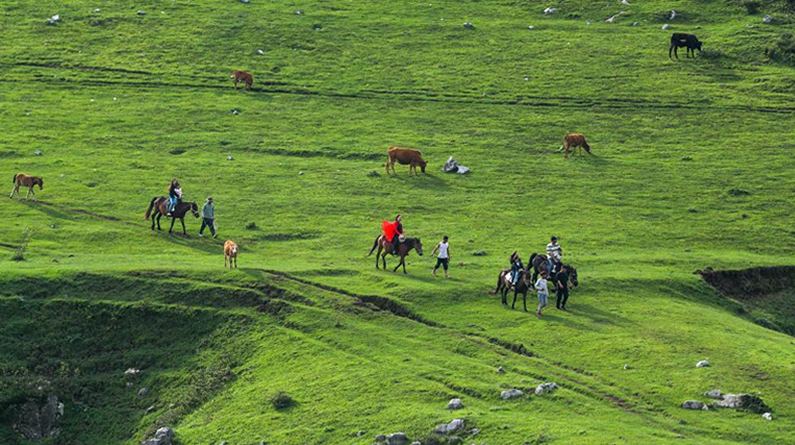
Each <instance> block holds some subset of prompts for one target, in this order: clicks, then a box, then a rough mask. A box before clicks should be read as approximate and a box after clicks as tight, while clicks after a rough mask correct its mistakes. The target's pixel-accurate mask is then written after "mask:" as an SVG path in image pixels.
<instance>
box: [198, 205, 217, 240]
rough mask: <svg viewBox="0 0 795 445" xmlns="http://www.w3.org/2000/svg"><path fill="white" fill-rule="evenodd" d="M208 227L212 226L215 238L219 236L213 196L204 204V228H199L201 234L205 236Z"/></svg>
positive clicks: (211, 229)
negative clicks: (216, 231) (216, 228)
mask: <svg viewBox="0 0 795 445" xmlns="http://www.w3.org/2000/svg"><path fill="white" fill-rule="evenodd" d="M206 227H209V228H210V233H211V234H212V235H213V238H218V234H217V233H215V204H213V198H212V197H211V196H210V197H208V198H207V202H205V203H204V205H203V206H202V228H201V229H199V236H204V229H205V228H206Z"/></svg>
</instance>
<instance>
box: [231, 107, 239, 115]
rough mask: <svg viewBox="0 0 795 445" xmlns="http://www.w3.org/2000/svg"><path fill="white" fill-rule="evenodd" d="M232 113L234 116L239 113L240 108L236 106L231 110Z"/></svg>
mask: <svg viewBox="0 0 795 445" xmlns="http://www.w3.org/2000/svg"><path fill="white" fill-rule="evenodd" d="M232 114H234V115H235V116H237V115H238V114H240V110H238V109H237V108H235V109H234V110H232Z"/></svg>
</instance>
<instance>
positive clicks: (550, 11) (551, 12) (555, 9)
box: [544, 8, 558, 14]
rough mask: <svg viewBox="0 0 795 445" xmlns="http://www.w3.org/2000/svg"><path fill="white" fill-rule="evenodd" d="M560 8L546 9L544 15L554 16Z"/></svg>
mask: <svg viewBox="0 0 795 445" xmlns="http://www.w3.org/2000/svg"><path fill="white" fill-rule="evenodd" d="M557 10H558V8H546V9H544V14H554V13H555V12H556V11H557Z"/></svg>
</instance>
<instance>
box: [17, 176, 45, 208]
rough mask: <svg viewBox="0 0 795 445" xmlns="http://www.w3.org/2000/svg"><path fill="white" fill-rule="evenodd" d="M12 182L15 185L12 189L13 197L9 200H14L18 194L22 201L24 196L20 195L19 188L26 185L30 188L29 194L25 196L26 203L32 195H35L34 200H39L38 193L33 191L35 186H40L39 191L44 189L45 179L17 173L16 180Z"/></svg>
mask: <svg viewBox="0 0 795 445" xmlns="http://www.w3.org/2000/svg"><path fill="white" fill-rule="evenodd" d="M11 182H13V183H14V188H13V189H11V195H10V196H9V198H12V199H13V198H14V193H16V194H17V196H18V197H19V198H20V199H21V198H22V196H21V195H20V194H19V188H20V187H21V186H23V185H24V186H25V187H27V188H28V194H27V195H25V201H27V200H28V197H29V196H30V194H31V193H33V199H34V200H35V201H38V198H36V192H34V191H33V186H35V185H38V186H39V190H41V189H43V188H44V180H43V179H41V178H39V177H36V176H29V175H26V174H24V173H17V174H16V175H14V179H13V180H12V181H11Z"/></svg>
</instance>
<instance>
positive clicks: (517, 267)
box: [510, 250, 524, 286]
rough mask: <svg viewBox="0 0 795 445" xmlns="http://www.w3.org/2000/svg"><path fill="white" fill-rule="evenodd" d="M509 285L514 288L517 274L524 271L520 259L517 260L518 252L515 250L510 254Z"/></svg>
mask: <svg viewBox="0 0 795 445" xmlns="http://www.w3.org/2000/svg"><path fill="white" fill-rule="evenodd" d="M510 261H511V284H513V285H514V286H516V282H517V281H519V274H520V273H521V272H523V271H524V264H522V260H521V258H519V252H517V251H516V250H514V251H513V253H512V254H511V258H510Z"/></svg>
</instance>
